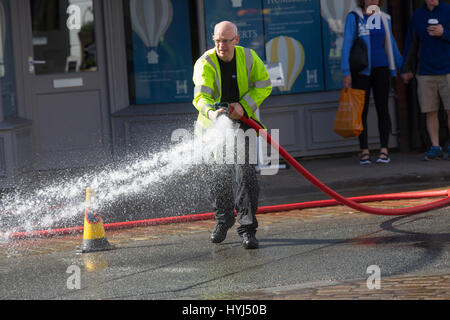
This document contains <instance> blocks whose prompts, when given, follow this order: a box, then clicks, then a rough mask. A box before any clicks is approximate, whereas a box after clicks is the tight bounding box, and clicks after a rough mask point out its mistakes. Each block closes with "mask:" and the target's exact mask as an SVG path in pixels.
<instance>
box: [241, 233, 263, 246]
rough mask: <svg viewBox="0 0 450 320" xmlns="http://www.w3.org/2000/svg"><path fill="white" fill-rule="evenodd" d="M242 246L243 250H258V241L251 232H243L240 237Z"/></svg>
mask: <svg viewBox="0 0 450 320" xmlns="http://www.w3.org/2000/svg"><path fill="white" fill-rule="evenodd" d="M241 238H242V246H243V247H244V248H245V249H258V247H259V241H258V239H256V237H255V234H254V233H253V232H245V233H244V234H243V235H242V236H241Z"/></svg>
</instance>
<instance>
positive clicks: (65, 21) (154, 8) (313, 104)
mask: <svg viewBox="0 0 450 320" xmlns="http://www.w3.org/2000/svg"><path fill="white" fill-rule="evenodd" d="M0 3H1V8H0V9H1V10H0V20H1V22H2V24H1V25H0V27H1V28H2V30H1V32H2V33H1V36H2V42H1V45H2V48H1V49H2V50H0V51H1V52H0V54H1V55H0V60H2V61H1V64H0V77H1V78H0V83H1V93H2V99H1V101H0V110H1V111H2V112H1V118H0V186H1V187H5V186H12V185H14V183H15V181H16V178H17V176H19V175H20V174H21V173H24V172H29V171H36V170H54V169H64V168H78V167H88V166H96V165H103V164H105V163H108V162H113V161H118V160H123V159H127V158H130V157H134V156H136V155H137V154H141V153H142V152H149V151H155V152H156V151H157V150H159V149H160V148H162V147H164V146H167V145H170V143H171V134H172V132H173V131H174V130H175V129H180V128H186V129H193V126H194V121H195V119H196V117H197V114H196V113H197V111H196V110H195V108H194V107H193V106H192V103H191V101H192V98H193V83H192V68H193V64H194V62H195V60H196V59H197V58H198V57H199V56H200V55H201V54H202V53H203V52H204V51H205V50H206V49H208V48H210V47H212V45H213V43H212V39H211V35H212V31H213V27H214V24H215V23H217V22H219V21H221V20H231V21H233V22H235V23H236V24H237V26H238V28H239V32H240V36H241V43H240V44H241V45H243V46H247V47H250V48H252V49H254V50H255V51H256V52H257V53H258V55H259V56H260V57H261V58H262V59H263V60H264V61H266V63H267V64H272V65H273V64H275V65H280V66H281V70H282V73H283V77H284V82H283V84H282V85H279V86H276V87H275V89H274V91H273V93H272V95H271V96H270V97H269V98H268V99H267V100H266V101H265V102H264V104H263V105H262V106H261V110H260V113H261V119H262V121H263V122H264V124H265V125H266V126H267V127H268V128H269V129H280V143H281V145H283V147H285V149H286V150H287V151H288V152H290V153H291V154H292V155H293V156H295V157H305V156H321V155H329V154H337V153H343V152H354V151H357V150H358V149H359V146H358V142H357V139H356V138H350V139H344V138H341V137H340V136H338V135H336V134H335V133H334V132H333V122H334V117H335V114H336V110H337V106H338V99H339V94H340V90H341V88H342V85H341V71H340V57H341V48H342V41H343V31H344V30H343V28H344V21H345V17H346V14H347V13H348V11H349V10H351V9H352V8H353V7H354V6H355V1H353V0H320V1H319V0H306V1H305V0H302V1H294V0H293V1H281V0H224V1H214V0H117V1H116V0H115V1H109V0H103V1H102V0H14V1H8V0H1V1H0ZM402 41H403V40H402ZM394 96H395V95H394V93H392V94H391V98H390V111H391V117H392V124H393V126H392V137H391V139H390V143H391V145H390V147H391V148H396V147H398V140H397V134H398V129H397V125H396V124H397V105H396V100H395V99H394ZM369 119H370V122H369V126H370V130H369V143H370V148H378V147H379V145H378V141H379V139H378V130H377V120H376V114H375V110H374V106H373V103H371V109H370V116H369Z"/></svg>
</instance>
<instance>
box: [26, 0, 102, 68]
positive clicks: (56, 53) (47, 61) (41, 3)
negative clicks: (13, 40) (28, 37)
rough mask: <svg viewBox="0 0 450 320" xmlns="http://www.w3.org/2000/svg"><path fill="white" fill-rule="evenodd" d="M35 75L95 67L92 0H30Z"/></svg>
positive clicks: (95, 52) (95, 54) (95, 53)
mask: <svg viewBox="0 0 450 320" xmlns="http://www.w3.org/2000/svg"><path fill="white" fill-rule="evenodd" d="M30 8H31V21H32V32H33V57H34V60H36V61H38V63H36V64H35V65H34V73H35V74H36V75H46V74H54V73H72V72H93V71H97V48H96V39H95V19H94V12H93V2H92V0H30Z"/></svg>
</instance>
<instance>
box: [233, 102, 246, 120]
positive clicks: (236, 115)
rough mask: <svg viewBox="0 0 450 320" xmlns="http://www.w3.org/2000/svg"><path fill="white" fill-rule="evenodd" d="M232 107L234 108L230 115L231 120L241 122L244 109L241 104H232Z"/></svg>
mask: <svg viewBox="0 0 450 320" xmlns="http://www.w3.org/2000/svg"><path fill="white" fill-rule="evenodd" d="M230 106H231V107H232V108H233V112H232V113H231V114H230V118H231V119H234V120H239V119H240V118H242V117H243V116H244V114H245V112H244V108H242V106H241V104H240V103H239V102H235V103H230Z"/></svg>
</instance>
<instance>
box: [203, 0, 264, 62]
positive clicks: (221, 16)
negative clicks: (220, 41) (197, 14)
mask: <svg viewBox="0 0 450 320" xmlns="http://www.w3.org/2000/svg"><path fill="white" fill-rule="evenodd" d="M204 4H205V19H206V40H207V45H208V48H213V47H214V43H213V40H212V35H213V34H214V26H215V25H216V24H217V23H219V22H221V21H231V22H233V23H234V24H236V26H237V27H238V34H239V36H240V38H241V40H240V42H239V45H240V46H243V47H247V48H251V49H253V50H255V52H256V53H257V54H258V56H259V57H260V58H261V59H263V60H265V52H264V29H263V16H262V1H261V0H221V1H216V0H205V1H204Z"/></svg>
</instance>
